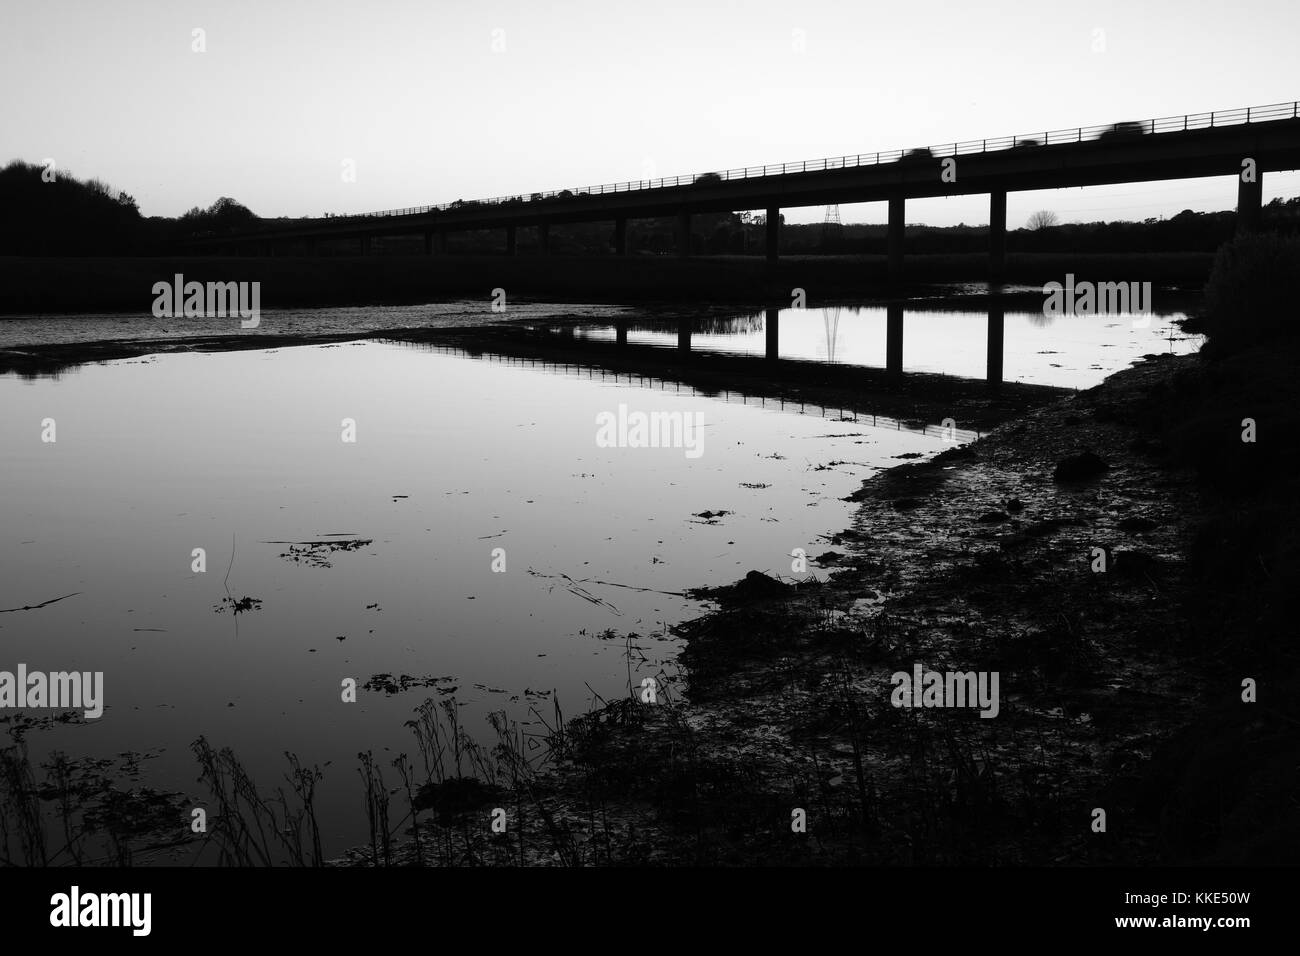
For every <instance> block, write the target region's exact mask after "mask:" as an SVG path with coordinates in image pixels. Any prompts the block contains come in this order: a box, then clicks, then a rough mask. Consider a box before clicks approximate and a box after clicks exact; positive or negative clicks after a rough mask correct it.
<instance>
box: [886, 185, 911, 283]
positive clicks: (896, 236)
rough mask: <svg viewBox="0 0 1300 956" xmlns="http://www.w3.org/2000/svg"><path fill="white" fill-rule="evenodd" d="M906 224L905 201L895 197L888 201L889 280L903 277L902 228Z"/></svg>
mask: <svg viewBox="0 0 1300 956" xmlns="http://www.w3.org/2000/svg"><path fill="white" fill-rule="evenodd" d="M906 223H907V200H906V199H904V198H903V197H902V196H895V197H893V198H892V199H890V200H889V278H891V279H900V278H902V276H903V228H904V226H905V225H906Z"/></svg>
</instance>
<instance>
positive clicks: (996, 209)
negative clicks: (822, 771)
mask: <svg viewBox="0 0 1300 956" xmlns="http://www.w3.org/2000/svg"><path fill="white" fill-rule="evenodd" d="M888 208H889V221H888V226H887V242H886V248H887V255H888V263H889V275H890V276H891V277H893V278H901V277H902V275H903V250H904V239H905V235H906V227H907V197H905V196H894V197H892V198H890V199H889V200H888ZM1262 208H1263V176H1262V174H1257V175H1256V176H1254V177H1253V178H1252V179H1251V180H1250V181H1249V182H1247V181H1244V180H1242V179H1240V178H1239V180H1238V191H1237V231H1238V232H1239V233H1245V232H1255V231H1258V230H1259V228H1260V220H1261V215H1262ZM766 213H767V218H766V224H765V227H764V234H765V239H766V242H765V246H766V258H767V261H769V262H775V261H777V259H778V258H779V255H780V248H781V208H780V207H779V206H770V207H768V208H767V210H766ZM520 228H521V227H520V226H519V225H517V224H513V223H512V224H510V225H507V226H506V227H505V233H506V244H505V245H506V248H505V251H506V254H507V255H510V256H514V255H518V253H519V229H520ZM532 228H535V229H536V231H537V243H536V246H537V252H538V254H540V255H548V254H549V253H550V224H549V223H546V222H541V223H536V224H533V225H532ZM448 232H449V230H448V229H446V228H441V229H439V228H425V229H423V230H422V233H423V237H424V251H425V254H427V255H442V254H445V253H446V252H447V235H448ZM377 237H378V234H377V233H361V234H360V236H359V238H360V244H361V254H362V255H363V256H368V255H372V254H373V252H374V240H375V239H376V238H377ZM674 244H675V248H676V254H677V255H678V256H679V257H681V258H686V257H689V256H690V254H691V211H690V210H687V209H683V210H681V211H679V212H678V213H677V215H676V217H675V222H674ZM317 245H318V240H317V239H316V238H314V237H308V238H307V239H306V246H307V254H308V255H309V256H314V255H315V254H316V252H317ZM1006 247H1007V193H1006V191H1005V190H1001V191H998V192H993V193H990V194H989V244H988V254H989V276H990V278H991V279H992V280H993V281H999V280H1001V279H1002V278H1003V276H1004V274H1005V270H1006ZM243 248H245V249H247V248H250V247H249V246H244V247H243ZM251 248H252V249H253V250H254V252H255V254H258V255H265V256H271V255H277V254H280V255H282V254H284V251H283V250H284V248H286V246H285V241H284V240H281V241H278V242H277V241H276V240H272V239H263V240H260V241H258V242H256V243H255V244H254V245H252V246H251ZM227 251H230V250H227ZM613 252H614V253H615V254H616V255H620V256H625V255H627V254H628V252H629V248H628V220H627V218H626V217H620V218H616V219H615V220H614V237H613Z"/></svg>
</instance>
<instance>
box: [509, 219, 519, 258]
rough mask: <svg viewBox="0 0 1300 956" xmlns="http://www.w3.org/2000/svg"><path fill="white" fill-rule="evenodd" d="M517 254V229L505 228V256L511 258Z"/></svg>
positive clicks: (512, 227) (514, 227)
mask: <svg viewBox="0 0 1300 956" xmlns="http://www.w3.org/2000/svg"><path fill="white" fill-rule="evenodd" d="M518 252H519V229H518V227H517V226H506V255H508V256H513V255H515V254H516V253H518Z"/></svg>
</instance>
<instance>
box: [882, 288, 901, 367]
mask: <svg viewBox="0 0 1300 956" xmlns="http://www.w3.org/2000/svg"><path fill="white" fill-rule="evenodd" d="M885 371H887V372H888V373H889V374H890V375H894V376H897V377H898V378H902V377H903V304H902V303H901V302H891V303H889V306H888V308H887V310H886V318H885Z"/></svg>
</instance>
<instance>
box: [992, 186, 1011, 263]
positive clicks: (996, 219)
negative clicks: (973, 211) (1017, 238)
mask: <svg viewBox="0 0 1300 956" xmlns="http://www.w3.org/2000/svg"><path fill="white" fill-rule="evenodd" d="M1006 267H1007V194H1006V191H1005V190H1003V191H1001V192H995V193H989V281H990V282H1001V281H1002V277H1003V274H1004V273H1005V272H1006Z"/></svg>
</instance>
